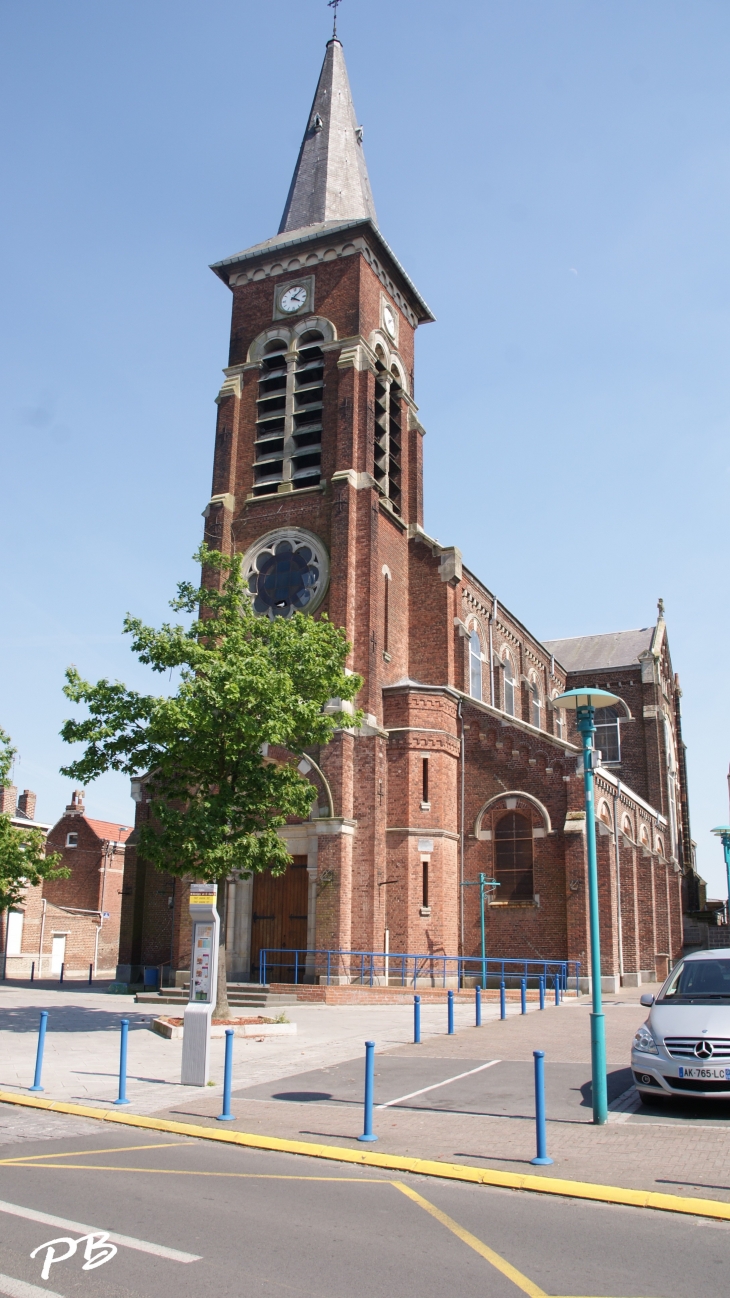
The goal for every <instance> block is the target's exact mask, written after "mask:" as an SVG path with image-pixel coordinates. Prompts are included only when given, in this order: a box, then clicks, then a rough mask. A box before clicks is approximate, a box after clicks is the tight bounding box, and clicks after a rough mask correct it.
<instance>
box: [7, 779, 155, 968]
mask: <svg viewBox="0 0 730 1298" xmlns="http://www.w3.org/2000/svg"><path fill="white" fill-rule="evenodd" d="M0 792H4V793H5V794H6V795H7V797H6V801H7V804H8V806H9V805H10V803H12V802H13V800H14V796H15V794H16V792H17V791H16V790H14V789H6V790H4V791H0ZM2 805H4V804H0V809H2ZM34 814H35V794H33V793H30V792H29V791H28V790H26V791H25V793H23V794H21V797H20V798H19V799H18V807H17V811H16V814H15V815H14V816H12V817H11V819H12V821H13V824H17V825H23V824H25V825H27V824H28V823H29V822H30V823H31V824H32V825H33V827H34V828H37V829H41V830H42V831H43V832H44V833H46V835H47V840H46V841H47V844H48V850H49V851H52V852H60V854H61V856H62V858H63V861H62V864H63V865H65V866H68V867H69V868H70V870H71V874H70V876H69V877H68V878H67V879H55V880H44V882H43V883H41V884H39V885H38V886H37V887H35V888H28V889H27V891H26V894H25V897H24V898H23V901H22V902H21V903H20V904H19V905H18V906H15V907H13V908H12V910H10V911H9V912H7V913H6V914H4V915H3V916H1V917H0V922H1V923H2V933H1V936H0V949H1V950H2V952H3V954H4V957H5V973H6V976H7V977H8V978H29V977H30V976H31V970H32V971H33V975H34V977H36V978H51V977H53V978H56V977H58V976H59V975H60V972H61V967H62V966H63V972H64V978H69V979H79V978H88V976H89V970H90V969H91V971H92V974H93V977H95V978H114V977H115V973H116V966H117V961H118V952H119V925H120V916H121V907H122V885H123V878H124V852H125V846H124V845H125V843H126V840H127V839H128V838H129V835H130V834H131V832H132V831H131V827H129V826H127V825H119V824H117V823H116V822H107V821H105V820H93V819H91V818H90V817H88V816H87V815H86V813H85V808H84V803H83V800H82V795H81V793H80V792H79V791H75V792H74V793H73V794H72V797H71V802H70V804H69V805H68V806H67V807H66V811H65V813H64V815H63V816H62V817H61V819H60V820H59V821H57V823H56V824H55V825H54V826H53V827H52V828H51V827H50V826H48V825H46V824H41V823H40V822H38V821H35V820H33V816H34Z"/></svg>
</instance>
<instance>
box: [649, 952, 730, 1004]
mask: <svg viewBox="0 0 730 1298" xmlns="http://www.w3.org/2000/svg"><path fill="white" fill-rule="evenodd" d="M659 999H660V1000H662V1001H700V1000H701V1001H705V1000H730V960H686V961H684V962H683V963H682V964H680V965H679V967H678V968H677V969H676V970H675V972H674V973H673V975H672V977H671V978H670V980H669V982H668V983H667V986H666V988H665V990H664V991H663V992H662V995H661V996H660V998H659Z"/></svg>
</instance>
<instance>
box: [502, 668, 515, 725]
mask: <svg viewBox="0 0 730 1298" xmlns="http://www.w3.org/2000/svg"><path fill="white" fill-rule="evenodd" d="M504 710H505V712H508V713H509V715H510V716H511V717H513V716H514V715H515V674H514V672H513V671H512V663H511V662H510V659H509V657H507V658H505V660H504Z"/></svg>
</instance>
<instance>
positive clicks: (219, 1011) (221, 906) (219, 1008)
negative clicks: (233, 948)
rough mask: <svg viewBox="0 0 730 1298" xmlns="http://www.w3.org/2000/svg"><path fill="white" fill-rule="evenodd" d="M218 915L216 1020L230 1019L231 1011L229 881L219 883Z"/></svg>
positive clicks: (222, 880) (224, 880)
mask: <svg viewBox="0 0 730 1298" xmlns="http://www.w3.org/2000/svg"><path fill="white" fill-rule="evenodd" d="M218 914H219V915H220V917H221V927H220V936H219V938H218V989H217V993H216V1002H215V1009H214V1011H213V1018H214V1019H229V1018H230V1017H231V1009H230V1006H229V1004H228V971H227V969H226V928H227V927H228V880H227V879H220V880H219V882H218Z"/></svg>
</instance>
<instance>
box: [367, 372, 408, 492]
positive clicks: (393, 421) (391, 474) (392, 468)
mask: <svg viewBox="0 0 730 1298" xmlns="http://www.w3.org/2000/svg"><path fill="white" fill-rule="evenodd" d="M376 366H377V369H376V374H375V440H374V446H373V476H374V477H375V482H376V484H377V486H378V489H379V490H380V492H381V493H382V495H383V496H385V497H386V499H388V500H389V501H390V503H391V504H392V506H393V508H394V510H395V512H396V513H397V514H400V512H401V445H402V432H401V419H402V415H401V397H402V391H401V387H400V381H399V378H398V374H397V371H396V370H395V369H394V370H393V371H392V373H390V374H389V373H388V372H387V370H386V368H385V366H384V364H383V362H382V361H381V360H380V358H379V357H378V358H377V359H376Z"/></svg>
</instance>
